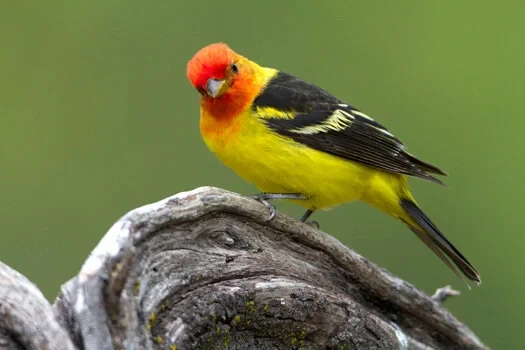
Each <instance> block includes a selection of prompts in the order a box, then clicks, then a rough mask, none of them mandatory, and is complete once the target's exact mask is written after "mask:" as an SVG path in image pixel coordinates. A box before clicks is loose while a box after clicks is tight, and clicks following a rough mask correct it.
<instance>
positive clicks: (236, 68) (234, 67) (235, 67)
mask: <svg viewBox="0 0 525 350" xmlns="http://www.w3.org/2000/svg"><path fill="white" fill-rule="evenodd" d="M232 71H233V72H234V73H239V67H238V66H237V64H236V63H232Z"/></svg>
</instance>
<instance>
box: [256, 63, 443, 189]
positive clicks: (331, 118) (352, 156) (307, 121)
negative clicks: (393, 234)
mask: <svg viewBox="0 0 525 350" xmlns="http://www.w3.org/2000/svg"><path fill="white" fill-rule="evenodd" d="M253 109H254V111H256V114H257V115H258V116H259V117H260V118H261V119H262V120H263V121H264V122H265V123H266V125H267V126H268V127H269V128H270V129H271V130H273V131H274V132H276V133H277V134H279V135H282V136H286V137H289V138H292V139H293V140H295V141H296V142H299V143H301V144H304V145H306V146H308V147H311V148H313V149H316V150H319V151H322V152H325V153H329V154H332V155H335V156H339V157H342V158H344V159H348V160H353V161H357V162H360V163H362V164H364V165H367V166H371V167H375V168H379V169H381V170H385V171H389V172H394V173H400V174H406V175H411V176H415V177H419V178H422V179H425V180H429V181H432V182H435V183H438V184H443V183H442V182H441V181H440V180H439V179H437V178H435V177H433V176H432V175H430V174H429V173H433V174H440V175H446V173H445V172H443V171H442V170H441V169H439V168H438V167H436V166H434V165H431V164H429V163H426V162H423V161H421V160H419V159H417V158H416V157H414V156H413V155H411V154H409V153H408V152H406V150H405V145H404V144H403V143H402V142H401V141H400V140H399V139H397V138H396V137H395V136H394V135H393V134H391V133H390V132H389V131H388V130H387V129H386V128H385V127H383V126H382V125H381V124H379V123H378V122H376V121H375V120H373V119H372V118H370V117H369V116H367V115H366V114H364V113H362V112H360V111H359V110H357V109H356V108H354V107H352V106H350V105H348V104H345V103H344V102H342V101H341V100H339V99H337V98H336V97H334V96H333V95H331V94H330V93H328V92H327V91H325V90H323V89H321V88H319V87H317V86H315V85H313V84H310V83H307V82H304V81H302V80H300V79H298V78H296V77H294V76H292V75H290V74H287V73H282V72H281V73H279V74H277V75H276V76H275V77H274V78H273V79H272V80H271V81H270V82H269V83H268V85H267V86H266V88H265V89H264V90H263V92H262V93H261V94H260V95H259V96H258V97H257V98H256V99H255V101H254V104H253ZM265 109H273V110H275V109H277V110H280V111H283V112H286V113H285V115H286V116H287V117H286V118H284V117H275V114H274V116H273V117H268V116H269V115H270V116H271V115H272V113H268V114H265V113H264V111H265Z"/></svg>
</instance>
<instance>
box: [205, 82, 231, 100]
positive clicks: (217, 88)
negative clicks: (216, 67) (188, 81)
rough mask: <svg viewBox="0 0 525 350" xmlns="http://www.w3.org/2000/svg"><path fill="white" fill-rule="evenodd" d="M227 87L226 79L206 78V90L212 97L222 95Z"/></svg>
mask: <svg viewBox="0 0 525 350" xmlns="http://www.w3.org/2000/svg"><path fill="white" fill-rule="evenodd" d="M226 88H227V84H226V80H217V79H213V78H212V79H208V82H207V83H206V92H207V93H208V95H210V96H211V97H213V98H216V97H219V96H220V95H222V94H223V93H224V92H225V91H226Z"/></svg>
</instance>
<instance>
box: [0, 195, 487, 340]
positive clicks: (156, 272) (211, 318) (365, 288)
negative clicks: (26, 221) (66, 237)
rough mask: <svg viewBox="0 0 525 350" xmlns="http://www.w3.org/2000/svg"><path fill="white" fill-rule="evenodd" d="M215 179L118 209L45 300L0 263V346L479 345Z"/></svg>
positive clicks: (321, 239) (432, 306) (435, 309)
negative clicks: (73, 272) (70, 275)
mask: <svg viewBox="0 0 525 350" xmlns="http://www.w3.org/2000/svg"><path fill="white" fill-rule="evenodd" d="M268 214H269V213H268V209H267V208H266V207H265V206H263V205H262V204H260V203H259V202H257V201H255V200H253V199H250V198H247V197H242V196H240V195H238V194H235V193H231V192H227V191H224V190H221V189H217V188H211V187H202V188H198V189H196V190H194V191H190V192H184V193H179V194H177V195H175V196H172V197H169V198H167V199H165V200H162V201H160V202H157V203H154V204H150V205H146V206H144V207H141V208H138V209H136V210H133V211H131V212H129V213H128V214H126V215H125V216H124V217H123V218H121V219H120V220H119V221H118V222H116V223H115V224H114V225H113V227H112V228H111V229H110V230H109V231H108V232H107V234H106V235H105V236H104V237H103V239H102V240H101V241H100V243H99V244H98V246H97V247H96V248H95V249H94V250H93V252H92V253H91V254H90V256H89V257H88V259H87V260H86V262H85V263H84V265H83V266H82V268H81V270H80V272H79V274H78V275H77V276H76V277H75V278H74V279H72V280H70V281H69V282H67V283H66V284H65V285H64V286H63V287H62V290H61V292H60V294H59V296H58V297H57V299H56V301H55V304H54V305H53V306H51V305H49V303H48V302H47V301H46V300H45V299H44V297H43V296H42V294H41V293H40V291H39V290H38V289H37V288H36V287H35V286H34V285H33V284H31V282H29V281H28V280H27V279H25V278H24V277H23V276H21V275H20V274H18V273H17V272H15V271H13V270H12V269H10V268H9V267H7V266H6V265H3V264H0V317H1V318H0V349H4V348H5V349H7V348H9V349H11V348H16V349H43V348H47V349H75V348H76V349H97V350H101V349H113V348H115V349H156V348H159V349H177V350H180V349H217V348H220V349H488V348H487V347H486V346H485V345H483V344H482V343H481V341H480V340H479V339H478V338H477V337H476V336H475V335H474V334H473V333H472V332H471V331H470V330H469V329H468V327H467V326H465V325H464V324H462V323H460V322H459V321H458V320H456V318H454V316H453V315H452V314H451V313H450V312H448V311H447V310H446V309H444V308H443V306H442V304H441V303H440V300H443V299H444V298H445V297H446V295H453V294H454V293H453V291H450V290H443V291H441V292H439V293H436V295H439V297H436V299H432V297H429V296H427V295H425V294H424V293H423V292H421V291H420V290H418V289H416V288H415V287H413V286H412V285H410V284H408V283H407V282H405V281H403V280H401V279H399V278H397V277H395V276H393V275H392V274H390V273H389V272H387V271H386V270H384V269H382V268H379V267H377V266H376V265H374V264H373V263H371V262H370V261H368V260H366V259H365V258H363V257H362V256H360V255H358V254H357V253H355V252H353V251H352V250H350V249H348V248H347V247H345V246H344V245H343V244H341V243H340V242H339V241H337V240H336V239H335V238H333V237H332V236H330V235H328V234H326V233H324V232H321V231H319V230H316V229H314V228H312V227H309V226H308V225H305V224H302V223H300V222H298V221H297V220H295V219H292V218H290V217H287V216H285V215H282V214H279V213H278V214H277V216H276V217H275V218H274V219H273V220H272V221H270V222H267V221H266V219H267V218H268Z"/></svg>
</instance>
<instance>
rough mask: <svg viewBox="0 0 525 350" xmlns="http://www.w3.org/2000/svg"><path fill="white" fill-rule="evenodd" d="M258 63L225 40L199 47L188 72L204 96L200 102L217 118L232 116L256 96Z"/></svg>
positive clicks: (189, 77) (193, 83) (190, 78)
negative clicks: (241, 53)
mask: <svg viewBox="0 0 525 350" xmlns="http://www.w3.org/2000/svg"><path fill="white" fill-rule="evenodd" d="M256 67H257V65H256V64H254V63H253V62H251V61H249V60H248V59H246V58H244V57H243V56H241V55H239V54H237V53H235V52H234V51H233V50H232V49H230V48H229V47H228V45H226V44H223V43H217V44H211V45H209V46H206V47H204V48H202V49H201V50H199V52H197V53H196V54H195V56H193V58H192V59H191V60H190V61H189V62H188V66H187V71H186V74H187V76H188V79H189V81H190V83H191V84H192V85H193V86H194V87H195V88H196V89H197V90H198V91H199V93H200V94H201V96H202V99H201V101H202V102H201V103H202V106H203V108H205V109H207V110H208V112H210V114H212V115H214V116H215V117H222V116H226V115H233V114H235V113H238V112H240V111H241V110H242V109H243V108H245V107H246V106H247V105H248V104H249V103H250V102H251V99H253V98H255V95H256V94H257V91H256V90H257V89H258V87H256V86H254V84H253V83H254V80H255V75H256V74H255V73H256V71H255V69H256Z"/></svg>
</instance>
